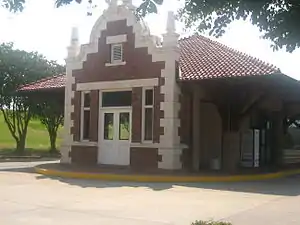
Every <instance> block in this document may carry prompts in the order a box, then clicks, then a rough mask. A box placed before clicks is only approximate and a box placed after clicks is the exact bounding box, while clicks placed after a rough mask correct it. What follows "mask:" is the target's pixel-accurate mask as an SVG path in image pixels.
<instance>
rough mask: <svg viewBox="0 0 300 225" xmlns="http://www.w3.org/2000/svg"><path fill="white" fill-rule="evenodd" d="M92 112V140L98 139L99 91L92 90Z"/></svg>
mask: <svg viewBox="0 0 300 225" xmlns="http://www.w3.org/2000/svg"><path fill="white" fill-rule="evenodd" d="M90 109H91V112H90V113H91V114H90V118H91V119H90V134H91V135H90V141H93V142H97V141H98V120H99V91H98V90H93V91H91V106H90Z"/></svg>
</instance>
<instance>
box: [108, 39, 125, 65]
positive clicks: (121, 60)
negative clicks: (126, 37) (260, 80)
mask: <svg viewBox="0 0 300 225" xmlns="http://www.w3.org/2000/svg"><path fill="white" fill-rule="evenodd" d="M116 46H120V47H121V59H119V60H114V47H116ZM110 62H111V64H120V63H123V44H122V43H117V44H111V46H110Z"/></svg>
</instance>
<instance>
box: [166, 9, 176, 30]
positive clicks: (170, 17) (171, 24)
mask: <svg viewBox="0 0 300 225" xmlns="http://www.w3.org/2000/svg"><path fill="white" fill-rule="evenodd" d="M167 33H176V25H175V15H174V12H173V11H169V12H168V20H167Z"/></svg>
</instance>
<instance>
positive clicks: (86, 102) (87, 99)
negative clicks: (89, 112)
mask: <svg viewBox="0 0 300 225" xmlns="http://www.w3.org/2000/svg"><path fill="white" fill-rule="evenodd" d="M90 106H91V95H90V93H85V94H84V107H90Z"/></svg>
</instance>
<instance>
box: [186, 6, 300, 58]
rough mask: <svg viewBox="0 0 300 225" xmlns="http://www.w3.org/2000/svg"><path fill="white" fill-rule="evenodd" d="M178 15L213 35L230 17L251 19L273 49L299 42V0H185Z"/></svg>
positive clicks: (219, 30)
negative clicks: (270, 42) (269, 41)
mask: <svg viewBox="0 0 300 225" xmlns="http://www.w3.org/2000/svg"><path fill="white" fill-rule="evenodd" d="M180 15H181V18H182V20H183V21H184V22H185V24H186V26H187V27H193V26H196V27H197V30H198V31H203V30H209V32H210V34H211V35H214V36H216V37H219V36H221V35H222V34H223V33H224V32H225V28H226V27H227V26H228V25H229V24H230V23H231V22H232V21H234V20H238V19H244V20H245V19H250V21H251V22H252V24H254V25H256V26H258V27H259V29H260V31H263V33H264V34H263V37H264V38H265V39H269V40H271V41H273V47H274V49H276V50H277V49H279V48H283V47H286V50H287V51H289V52H292V51H293V50H295V48H297V47H299V46H300V27H299V25H298V22H299V21H300V1H299V0H230V1H229V0H226V1H219V0H186V1H185V6H184V7H183V8H182V9H181V10H180Z"/></svg>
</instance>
